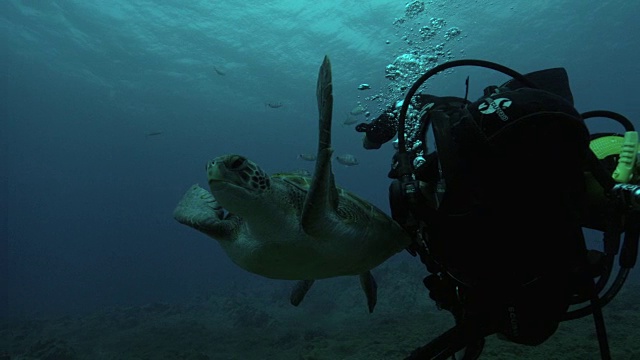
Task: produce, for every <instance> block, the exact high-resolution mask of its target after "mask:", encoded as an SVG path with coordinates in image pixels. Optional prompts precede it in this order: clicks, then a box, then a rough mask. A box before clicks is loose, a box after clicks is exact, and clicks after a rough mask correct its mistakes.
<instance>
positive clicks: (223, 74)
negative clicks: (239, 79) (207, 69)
mask: <svg viewBox="0 0 640 360" xmlns="http://www.w3.org/2000/svg"><path fill="white" fill-rule="evenodd" d="M213 71H215V72H216V74H218V75H220V76H225V75H227V73H225V72H224V71H222V70H220V69H218V68H217V67H215V66H214V67H213Z"/></svg>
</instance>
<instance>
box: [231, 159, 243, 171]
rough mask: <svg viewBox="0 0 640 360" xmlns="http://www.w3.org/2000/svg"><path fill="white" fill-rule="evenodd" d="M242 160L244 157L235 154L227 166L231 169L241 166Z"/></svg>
mask: <svg viewBox="0 0 640 360" xmlns="http://www.w3.org/2000/svg"><path fill="white" fill-rule="evenodd" d="M244 162H245V159H244V158H243V157H240V156H236V157H235V158H234V159H233V160H231V163H230V164H229V167H230V168H231V169H238V168H240V167H242V165H244Z"/></svg>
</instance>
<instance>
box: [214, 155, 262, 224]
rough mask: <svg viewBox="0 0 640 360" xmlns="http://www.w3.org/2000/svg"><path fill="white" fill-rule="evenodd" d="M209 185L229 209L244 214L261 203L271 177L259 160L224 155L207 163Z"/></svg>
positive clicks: (220, 201)
mask: <svg viewBox="0 0 640 360" xmlns="http://www.w3.org/2000/svg"><path fill="white" fill-rule="evenodd" d="M206 169H207V178H208V181H209V189H211V193H212V194H213V196H214V197H215V198H216V200H217V201H218V202H219V203H220V204H221V205H222V206H223V207H224V208H225V209H227V210H228V211H230V212H232V213H236V214H238V215H240V216H245V214H246V212H247V211H251V210H252V209H255V207H256V206H259V205H258V204H257V203H256V202H259V201H261V199H262V198H263V195H264V194H265V192H266V191H268V190H269V189H270V186H271V181H270V179H269V175H267V173H265V172H264V171H263V170H262V169H261V168H260V167H259V166H258V165H257V164H256V163H254V162H253V161H251V160H249V159H247V158H246V157H244V156H241V155H235V154H234V155H223V156H219V157H217V158H215V159H213V160H211V161H210V162H208V163H207V166H206Z"/></svg>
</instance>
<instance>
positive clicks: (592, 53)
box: [0, 0, 640, 359]
mask: <svg viewBox="0 0 640 360" xmlns="http://www.w3.org/2000/svg"><path fill="white" fill-rule="evenodd" d="M410 3H412V2H410ZM422 3H423V4H424V6H425V7H424V10H422V11H420V12H417V13H415V14H414V13H411V12H408V11H407V3H405V2H402V1H389V0H372V1H367V2H355V1H347V0H338V1H325V2H312V1H306V0H298V1H295V0H270V1H269V0H268V1H261V2H245V1H235V0H232V1H204V0H194V1H175V0H166V1H160V0H144V1H143V0H140V1H125V0H113V1H80V0H64V1H63V0H50V1H26V0H23V1H20V0H4V1H1V2H0V28H1V30H2V40H3V42H2V44H3V46H2V48H3V51H2V52H1V53H0V64H1V65H2V69H3V71H2V74H0V76H1V77H2V86H1V87H0V91H1V96H0V106H1V115H0V117H1V119H2V120H1V121H2V122H1V129H2V131H0V154H1V155H0V162H1V166H0V169H2V171H1V173H0V185H1V187H0V189H1V191H0V215H2V217H0V235H1V237H2V242H1V250H2V251H1V258H0V260H1V263H2V271H1V273H0V274H1V275H0V285H1V286H2V289H3V294H2V295H3V296H2V299H1V302H0V311H1V313H0V314H1V315H2V316H3V317H20V318H26V319H31V318H48V317H56V316H80V315H85V314H91V313H93V312H96V311H103V310H104V309H110V308H122V307H139V306H145V305H146V304H152V303H168V304H182V303H188V302H190V301H193V299H200V298H203V297H204V298H206V297H208V296H210V294H212V293H217V294H219V293H223V294H232V293H233V294H234V293H241V294H244V293H245V292H250V293H251V294H254V292H257V294H258V295H252V296H256V297H258V298H260V297H263V298H267V297H268V298H269V299H271V300H270V301H276V300H273V299H280V298H281V300H282V302H283V304H284V305H283V306H285V307H286V305H288V298H287V296H288V295H287V289H288V286H289V283H286V282H281V281H276V280H268V279H263V278H260V277H258V276H256V275H253V274H249V273H247V272H245V271H244V270H241V269H239V268H238V267H236V266H235V265H234V264H233V263H232V262H231V261H230V260H229V259H228V257H227V256H226V255H225V254H224V253H223V252H222V250H221V248H220V247H219V245H218V244H217V243H215V242H214V241H213V240H211V239H209V238H206V237H205V236H203V235H201V234H199V233H196V232H195V231H193V230H192V229H189V228H186V227H184V226H182V225H180V224H178V223H177V222H176V221H175V220H173V218H172V211H173V208H174V207H175V205H176V203H177V201H178V200H179V199H180V197H181V196H182V194H183V193H184V191H185V190H186V189H187V188H188V187H189V186H191V185H192V184H194V183H200V184H201V185H206V174H205V171H204V165H205V163H206V162H207V161H208V160H210V159H211V158H213V157H215V156H218V155H221V154H226V153H239V154H243V155H246V156H247V157H250V158H252V159H253V160H255V161H256V162H257V163H259V164H260V165H261V166H262V167H263V168H264V169H266V170H267V171H270V172H277V171H290V170H297V169H306V170H312V169H313V163H312V162H306V161H304V160H301V159H300V158H299V157H298V155H299V154H302V153H314V151H315V147H316V139H317V108H316V98H315V82H316V76H317V73H318V67H319V66H320V63H321V61H322V58H323V57H324V56H325V55H329V56H330V57H331V60H332V65H333V82H334V96H335V105H334V106H335V108H334V121H335V123H336V125H337V126H334V130H333V142H334V148H335V149H336V154H338V155H339V154H352V155H354V156H355V157H356V158H357V159H358V160H359V164H358V165H357V166H352V167H346V166H341V165H339V164H337V163H334V172H335V176H336V181H337V183H338V184H340V185H341V186H344V187H346V188H348V189H350V190H352V191H354V192H356V193H358V194H359V195H361V196H362V197H364V198H366V199H367V200H369V201H371V202H372V203H374V204H375V205H377V206H379V207H380V208H381V209H384V210H388V208H389V206H388V203H387V201H388V195H387V189H388V185H389V179H388V178H387V176H386V174H387V172H388V170H389V164H390V159H391V156H392V154H393V149H392V147H391V146H390V145H385V146H384V147H383V148H382V149H381V150H378V151H366V150H364V149H362V146H361V134H359V133H356V132H355V131H354V129H353V126H339V125H341V124H342V122H343V121H344V119H345V118H346V117H347V114H348V113H349V112H350V111H352V110H353V109H354V108H356V107H357V106H358V105H363V106H364V107H365V108H366V110H367V111H368V112H369V114H370V115H369V116H370V117H369V119H370V118H373V117H375V116H377V115H378V114H379V113H380V110H381V109H382V108H383V107H384V106H386V105H387V104H388V103H390V102H392V101H395V100H397V96H398V95H400V94H403V93H404V92H403V90H404V89H400V88H399V84H402V81H403V80H402V79H401V80H399V81H391V80H390V79H388V78H385V69H387V67H388V66H389V65H390V64H393V63H394V61H396V59H397V58H398V57H399V56H402V55H404V54H407V53H410V51H411V50H412V49H421V50H422V51H423V52H424V53H425V54H430V55H434V54H435V56H436V58H437V59H436V60H435V63H442V62H444V61H446V60H450V59H471V58H477V59H484V60H490V61H494V62H498V63H501V64H504V65H506V66H509V67H511V68H513V69H515V70H517V71H520V72H522V73H526V72H530V71H535V70H540V69H543V68H548V67H565V68H566V69H567V71H568V73H569V76H570V82H571V87H572V91H573V95H574V99H575V105H576V108H577V109H578V110H579V111H588V110H595V109H607V110H612V111H616V112H619V113H622V114H624V115H625V116H627V117H628V118H629V119H631V120H632V122H633V123H634V124H635V126H636V127H640V106H639V105H638V102H637V100H636V96H635V91H636V89H637V87H638V84H639V83H640V71H638V60H637V59H638V56H639V55H640V39H639V38H638V34H640V23H638V21H637V19H636V14H637V13H638V11H640V3H639V2H636V1H625V2H622V1H592V0H585V1H583V0H567V1H548V0H539V1H528V2H525V1H506V0H494V1H489V0H487V1H463V0H449V1H446V0H432V1H424V2H422ZM424 26H428V27H429V30H430V31H433V33H432V34H429V33H428V32H426V31H423V27H424ZM452 29H453V30H454V31H453V32H451V31H452ZM456 29H457V30H456ZM457 31H459V34H458V32H457ZM414 55H415V54H414ZM467 75H469V76H470V79H471V82H470V97H471V98H474V99H475V98H477V97H479V96H480V95H481V90H482V88H484V87H485V86H486V85H490V84H499V83H501V82H503V81H504V80H506V78H505V77H504V76H503V75H500V74H497V73H495V72H491V71H488V70H478V69H468V70H467V69H465V70H460V69H457V70H455V71H453V72H451V73H447V74H443V75H442V76H437V77H435V78H434V79H433V80H432V81H430V83H429V84H428V86H427V89H428V90H429V91H431V92H433V93H435V94H437V95H454V96H463V95H464V90H465V87H464V79H465V78H466V76H467ZM409 80H410V77H409V78H408V79H405V83H404V85H408V84H410V82H409ZM361 84H369V85H370V86H371V89H368V90H359V89H358V86H359V85H361ZM357 116H359V119H360V120H361V121H365V120H366V119H367V117H366V114H359V115H357ZM590 127H591V128H592V129H593V131H594V132H600V131H612V132H621V131H622V129H621V128H620V127H619V126H617V125H616V124H615V123H608V122H606V121H605V122H598V121H595V122H593V123H590ZM590 236H591V237H592V238H593V241H595V242H597V239H598V236H600V235H599V234H590ZM390 262H391V265H389V266H392V265H393V264H395V263H398V264H404V263H405V262H409V263H411V264H413V265H411V266H414V269H418V270H417V271H418V272H419V271H420V264H419V263H418V261H417V259H414V258H412V257H410V256H409V255H408V254H405V253H402V254H399V255H398V256H397V258H394V259H392V260H390ZM381 277H384V276H381ZM638 280H639V277H638V275H637V271H635V272H633V273H632V274H631V277H630V280H629V282H630V283H631V284H635V285H637V284H638ZM394 281H395V280H393V279H391V280H390V282H394ZM420 281H421V279H420V277H417V278H416V281H415V284H417V285H416V286H422V285H421V282H420ZM327 284H331V281H330V280H328V281H327ZM343 285H344V286H346V287H347V288H348V289H349V290H344V291H349V292H353V293H355V295H354V297H353V298H354V300H353V301H354V302H355V305H353V306H364V305H363V304H362V303H361V301H362V299H361V297H360V296H361V294H360V293H359V289H358V285H357V280H354V279H350V280H349V281H345V282H344V283H342V282H334V283H333V286H334V287H331V286H330V285H325V286H322V285H320V284H319V285H318V286H317V287H318V288H317V289H315V288H314V290H315V293H316V294H318V293H320V292H323V291H324V292H332V291H337V290H336V288H340V287H339V286H343ZM274 289H275V290H274ZM340 289H341V288H340ZM635 289H636V290H637V289H638V287H637V286H636V287H635ZM419 291H424V293H421V294H422V295H423V296H424V297H426V290H419ZM274 292H275V293H276V295H274V294H273V293H274ZM265 294H268V295H265ZM311 295H312V293H310V295H309V296H311ZM380 296H381V297H384V296H387V298H386V299H384V298H383V299H381V300H380V301H381V303H383V304H384V303H385V302H386V303H387V304H389V306H391V304H392V303H393V300H392V299H393V296H394V295H393V293H390V292H385V293H382V294H381V295H380ZM625 296H627V298H628V299H631V300H628V303H634V302H635V303H636V304H637V303H638V300H640V295H638V293H637V292H634V293H626V295H625ZM272 297H273V299H272ZM348 299H349V300H345V302H346V304H351V303H349V301H351V298H350V297H348ZM425 302H426V300H425ZM342 304H343V305H344V303H342ZM430 306H431V307H432V308H430V311H434V309H433V306H432V305H430ZM296 310H298V309H296ZM337 311H339V310H337ZM381 311H382V312H383V313H384V311H387V312H392V310H390V309H388V308H387V309H386V310H385V308H384V307H383V309H382V310H381ZM636 312H637V308H636ZM636 326H637V325H636ZM618 332H619V333H624V331H618ZM307 340H308V339H307ZM633 342H634V343H635V341H633ZM631 343H632V340H630V339H626V340H620V343H618V345H619V346H621V347H622V348H623V349H625V350H624V351H622V350H621V351H622V353H624V354H627V353H631V350H628V349H630V348H631V346H632V345H631ZM595 346H596V345H595V343H594V349H597V347H595ZM0 350H3V349H1V348H0ZM635 351H636V353H635V354H636V356H637V354H638V352H637V351H638V348H637V347H636V348H635ZM210 357H211V358H216V357H214V356H212V355H210ZM396 357H397V356H396ZM265 358H267V357H265ZM272 358H277V357H272ZM283 358H284V357H283ZM318 358H324V357H321V356H320V357H318ZM344 358H347V356H346V355H344ZM381 358H385V357H381ZM497 358H499V357H497ZM547 358H548V357H547ZM559 358H562V357H559ZM309 359H311V357H309Z"/></svg>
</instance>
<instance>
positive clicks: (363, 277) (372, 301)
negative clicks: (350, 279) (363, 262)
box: [360, 271, 378, 313]
mask: <svg viewBox="0 0 640 360" xmlns="http://www.w3.org/2000/svg"><path fill="white" fill-rule="evenodd" d="M360 285H361V286H362V290H363V291H364V294H365V296H366V297H367V306H368V307H369V313H372V312H373V308H375V307H376V303H377V302H378V284H377V283H376V279H374V278H373V275H372V274H371V271H367V272H363V273H362V274H360Z"/></svg>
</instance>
